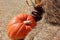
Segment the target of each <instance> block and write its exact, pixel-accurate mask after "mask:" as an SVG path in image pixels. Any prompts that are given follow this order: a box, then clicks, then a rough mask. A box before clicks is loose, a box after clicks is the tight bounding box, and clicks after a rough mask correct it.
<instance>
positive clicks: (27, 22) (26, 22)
mask: <svg viewBox="0 0 60 40" xmlns="http://www.w3.org/2000/svg"><path fill="white" fill-rule="evenodd" d="M23 23H24V24H26V25H28V24H30V23H31V22H30V21H24V22H23Z"/></svg>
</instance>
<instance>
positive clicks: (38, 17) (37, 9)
mask: <svg viewBox="0 0 60 40" xmlns="http://www.w3.org/2000/svg"><path fill="white" fill-rule="evenodd" d="M34 8H35V9H34V10H33V11H32V13H31V14H32V16H33V17H34V19H35V21H36V22H37V21H39V20H41V19H42V14H43V12H44V11H43V8H42V7H39V6H37V7H34Z"/></svg>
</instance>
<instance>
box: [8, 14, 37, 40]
mask: <svg viewBox="0 0 60 40" xmlns="http://www.w3.org/2000/svg"><path fill="white" fill-rule="evenodd" d="M25 21H30V23H29V24H26V23H24V22H25ZM35 26H36V22H35V20H34V18H33V17H32V16H31V15H27V14H19V15H17V16H15V17H13V18H12V19H11V20H10V21H9V23H8V25H7V34H8V36H9V37H10V38H11V39H12V40H16V39H23V38H24V37H25V36H26V35H27V34H28V32H29V31H30V30H31V29H32V28H34V27H35Z"/></svg>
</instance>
